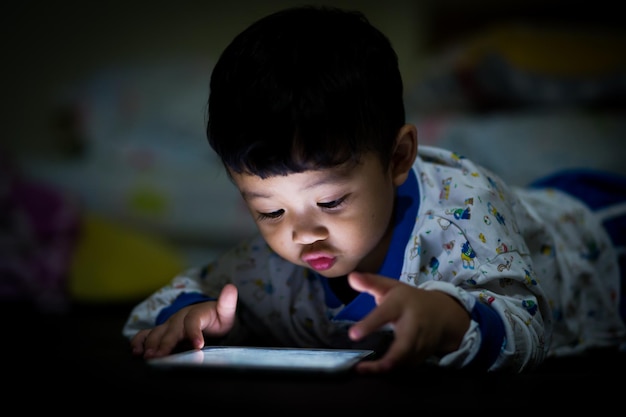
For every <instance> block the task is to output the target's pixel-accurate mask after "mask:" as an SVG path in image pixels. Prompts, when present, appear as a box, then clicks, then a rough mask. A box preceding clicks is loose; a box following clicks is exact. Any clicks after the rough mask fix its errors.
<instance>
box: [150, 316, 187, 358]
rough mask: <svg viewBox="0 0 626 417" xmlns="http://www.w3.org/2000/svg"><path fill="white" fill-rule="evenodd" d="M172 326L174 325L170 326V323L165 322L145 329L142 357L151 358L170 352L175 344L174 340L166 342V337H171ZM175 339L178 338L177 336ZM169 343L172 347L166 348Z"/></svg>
mask: <svg viewBox="0 0 626 417" xmlns="http://www.w3.org/2000/svg"><path fill="white" fill-rule="evenodd" d="M172 327H175V326H170V323H167V324H162V325H160V326H156V327H154V328H152V329H150V330H148V331H147V334H146V337H145V340H144V343H143V348H144V358H153V357H158V356H163V355H167V354H168V353H170V351H171V350H172V349H173V348H174V346H175V342H167V339H168V338H169V339H172V336H171V332H172ZM175 339H176V340H179V338H175ZM172 343H173V344H172ZM170 344H172V347H170V348H168V346H169V345H170Z"/></svg>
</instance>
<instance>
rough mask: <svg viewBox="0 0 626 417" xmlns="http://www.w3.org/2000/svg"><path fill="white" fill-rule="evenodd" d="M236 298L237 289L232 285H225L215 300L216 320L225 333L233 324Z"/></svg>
mask: <svg viewBox="0 0 626 417" xmlns="http://www.w3.org/2000/svg"><path fill="white" fill-rule="evenodd" d="M237 298H238V292H237V287H235V286H234V285H233V284H226V285H225V286H224V288H222V292H221V293H220V296H219V298H218V299H217V319H218V321H219V322H220V327H222V329H224V330H225V331H227V330H230V329H231V328H232V327H233V324H234V322H235V313H236V311H237Z"/></svg>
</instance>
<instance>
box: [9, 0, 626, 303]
mask: <svg viewBox="0 0 626 417" xmlns="http://www.w3.org/2000/svg"><path fill="white" fill-rule="evenodd" d="M305 3H307V2H300V1H289V0H282V1H280V0H270V1H254V0H231V1H228V2H222V1H220V2H218V1H213V0H206V1H199V0H194V1H191V0H179V1H176V2H158V1H150V2H148V1H145V0H137V1H120V0H112V1H107V2H79V1H58V2H45V1H23V2H12V3H11V4H9V5H5V7H4V13H3V16H2V20H3V25H2V33H3V36H2V42H3V48H2V52H3V62H4V64H3V71H4V76H5V78H4V79H5V82H4V83H3V86H4V87H3V91H4V98H5V100H3V101H2V105H3V110H2V113H1V114H2V125H1V126H2V128H3V130H4V134H3V135H2V136H1V137H2V142H1V143H0V175H1V176H0V218H1V221H0V224H1V225H2V228H1V229H0V257H1V259H0V297H1V298H0V300H2V301H5V302H6V301H16V300H17V301H27V302H29V303H32V305H34V306H35V307H36V308H39V309H42V310H46V311H63V310H64V309H66V308H67V306H68V305H69V304H71V303H72V302H83V303H108V302H119V301H122V302H126V301H129V300H130V301H133V300H138V299H141V298H143V297H145V296H146V295H148V294H150V293H151V292H153V291H154V290H156V289H157V288H159V287H160V286H162V285H163V284H165V283H166V282H168V281H169V280H170V279H171V278H172V277H173V275H174V274H176V273H178V272H180V271H181V270H182V269H184V268H186V267H189V266H195V265H201V264H203V263H206V262H208V261H210V260H211V259H213V258H214V257H215V255H216V254H217V253H219V252H221V251H223V250H225V249H226V248H228V247H229V246H231V245H233V244H234V243H236V242H237V241H238V240H240V239H241V238H243V237H245V236H247V235H249V234H251V233H253V232H254V226H253V223H252V221H251V220H250V218H249V215H248V213H247V211H246V209H245V207H244V206H243V204H242V202H241V201H240V198H239V195H238V194H237V193H236V191H235V189H234V187H233V186H232V185H231V184H230V182H229V181H228V179H227V178H226V176H225V174H224V173H223V171H222V166H221V164H220V163H219V161H218V160H217V158H216V157H215V156H214V155H213V153H212V151H211V150H210V147H209V146H208V144H207V142H206V138H205V110H206V109H205V105H206V101H207V98H208V83H209V77H210V73H211V69H212V66H213V64H214V63H215V61H216V60H217V58H218V57H219V54H220V52H221V51H222V50H223V49H224V48H225V47H226V45H227V44H228V43H229V42H230V40H231V39H232V38H233V37H234V36H235V35H236V34H237V33H239V32H240V31H241V30H243V29H244V28H245V27H247V26H248V25H249V24H251V23H252V22H253V21H255V20H256V19H258V18H260V17H262V16H264V15H266V14H268V13H271V12H273V11H276V10H278V9H281V8H284V7H290V6H297V5H301V4H305ZM308 3H309V4H327V5H332V6H338V7H343V8H348V9H359V10H361V11H363V12H364V13H365V14H366V16H367V17H368V18H369V19H370V20H371V21H372V23H373V24H374V25H376V26H377V27H379V28H380V29H381V30H382V31H383V32H384V33H386V34H387V35H388V37H389V38H390V40H391V41H392V43H393V45H394V47H395V48H396V51H397V52H398V55H399V58H400V67H401V71H402V73H403V77H404V81H405V94H406V103H407V118H408V119H409V121H411V122H413V123H416V124H417V125H418V132H419V139H420V142H421V144H428V145H434V144H436V145H441V146H444V147H448V148H451V149H453V150H456V151H457V152H459V153H460V154H463V155H464V156H467V157H472V158H474V159H476V160H478V161H479V162H481V163H483V164H485V165H486V166H488V167H489V168H492V169H494V170H496V171H497V172H498V173H500V174H501V175H502V176H503V177H504V178H505V179H506V180H508V181H510V182H511V183H513V184H515V185H524V184H525V183H527V182H528V181H530V180H532V179H533V178H536V177H538V176H540V175H544V174H547V173H549V172H551V171H552V170H555V169H560V168H575V167H582V166H584V167H592V168H602V169H607V170H610V171H615V172H619V173H625V174H626V164H625V163H624V156H625V155H626V152H625V150H624V149H625V148H624V145H622V143H623V140H624V138H625V136H626V118H625V117H624V115H625V113H624V109H625V108H626V106H625V104H626V53H625V51H626V37H625V32H624V28H623V21H622V19H621V17H620V16H621V15H620V14H619V13H617V9H616V8H617V6H616V5H614V2H604V1H595V2H576V1H561V0H544V1H535V0H511V1H507V2H502V1H492V0H474V1H463V0H421V1H420V0H412V1H410V0H386V1H374V0H367V1H348V0H344V1H339V0H334V1H332V0H329V1H326V2H319V1H312V2H308ZM242 123H245V121H242Z"/></svg>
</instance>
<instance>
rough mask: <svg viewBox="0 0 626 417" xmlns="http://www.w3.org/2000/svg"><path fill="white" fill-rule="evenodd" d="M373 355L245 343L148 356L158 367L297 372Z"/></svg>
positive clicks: (347, 365) (333, 368) (329, 369)
mask: <svg viewBox="0 0 626 417" xmlns="http://www.w3.org/2000/svg"><path fill="white" fill-rule="evenodd" d="M373 354H374V351H373V350H367V349H311V348H283V347H249V346H205V347H204V348H202V349H195V350H188V351H184V352H179V353H174V354H171V355H168V356H163V357H160V358H153V359H148V360H147V363H148V364H149V365H150V366H152V367H155V368H159V369H212V370H222V371H225V370H235V371H298V372H316V373H327V374H333V373H339V372H345V371H348V370H350V369H351V368H352V367H353V366H354V365H355V364H356V363H357V362H359V361H361V360H364V359H366V358H368V357H370V356H372V355H373Z"/></svg>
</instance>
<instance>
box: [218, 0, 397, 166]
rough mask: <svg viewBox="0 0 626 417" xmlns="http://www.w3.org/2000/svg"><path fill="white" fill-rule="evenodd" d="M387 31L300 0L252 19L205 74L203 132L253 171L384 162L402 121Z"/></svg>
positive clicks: (226, 156) (229, 160) (355, 15)
mask: <svg viewBox="0 0 626 417" xmlns="http://www.w3.org/2000/svg"><path fill="white" fill-rule="evenodd" d="M402 88H403V87H402V77H401V75H400V70H399V68H398V57H397V55H396V52H395V51H394V49H393V47H392V45H391V43H390V41H389V39H388V38H387V37H386V36H385V35H384V34H383V33H382V32H380V31H379V30H378V29H376V28H375V27H374V26H372V25H371V24H370V22H369V21H368V20H367V19H366V17H365V16H364V15H363V14H362V13H360V12H358V11H347V10H341V9H338V8H331V7H314V6H302V7H294V8H289V9H285V10H282V11H279V12H275V13H273V14H271V15H268V16H266V17H264V18H261V19H260V20H258V21H256V22H255V23H253V24H252V25H251V26H249V27H248V28H247V29H245V30H244V31H243V32H241V33H240V34H239V35H237V36H236V37H235V38H234V39H233V41H232V42H231V43H230V44H229V45H228V46H227V47H226V49H225V50H224V51H223V52H222V54H221V56H220V57H219V59H218V61H217V63H216V64H215V67H214V68H213V72H212V74H211V82H210V94H209V102H208V123H207V137H208V140H209V143H210V145H211V147H212V148H213V149H214V150H215V152H216V153H217V154H218V155H219V156H220V158H221V160H222V162H223V163H224V166H225V167H226V168H227V169H228V170H232V171H233V172H236V173H248V174H253V175H258V176H260V177H262V178H265V177H268V176H275V175H285V174H288V173H295V172H303V171H307V170H314V169H321V168H329V167H333V166H337V165H341V164H345V163H355V164H356V163H358V162H359V161H360V158H361V156H362V155H363V154H364V153H365V152H369V151H373V152H376V153H378V154H379V155H380V159H381V162H382V164H383V166H384V167H387V166H388V164H389V160H390V158H391V152H392V147H393V142H394V139H395V137H396V135H397V133H398V131H399V129H400V128H401V127H402V125H403V124H404V123H405V110H404V102H403V92H402Z"/></svg>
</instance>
